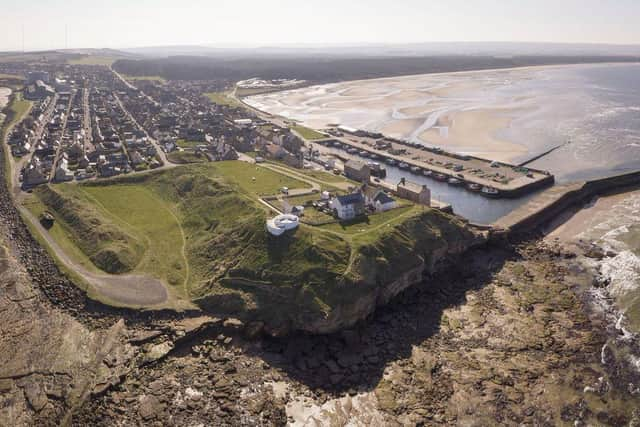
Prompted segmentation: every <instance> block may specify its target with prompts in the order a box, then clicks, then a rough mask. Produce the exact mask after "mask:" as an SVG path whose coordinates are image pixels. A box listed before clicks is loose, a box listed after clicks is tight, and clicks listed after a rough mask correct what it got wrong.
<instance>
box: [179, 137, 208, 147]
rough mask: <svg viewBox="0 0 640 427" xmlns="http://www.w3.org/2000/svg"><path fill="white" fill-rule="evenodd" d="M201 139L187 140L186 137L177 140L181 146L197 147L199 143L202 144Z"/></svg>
mask: <svg viewBox="0 0 640 427" xmlns="http://www.w3.org/2000/svg"><path fill="white" fill-rule="evenodd" d="M202 144H204V142H201V141H187V140H186V139H179V140H177V141H176V145H177V146H178V147H180V148H195V147H196V146H198V145H202Z"/></svg>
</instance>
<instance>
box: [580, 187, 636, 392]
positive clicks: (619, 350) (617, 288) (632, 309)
mask: <svg viewBox="0 0 640 427" xmlns="http://www.w3.org/2000/svg"><path fill="white" fill-rule="evenodd" d="M575 238H576V239H583V240H585V241H587V242H596V243H597V244H598V245H599V246H600V247H602V248H603V249H605V251H607V252H609V256H607V257H605V258H603V259H602V260H595V259H585V260H584V262H585V263H586V264H587V265H588V266H589V267H590V268H592V269H593V271H595V272H596V273H599V275H600V276H601V278H602V279H603V281H604V283H606V286H594V287H591V288H589V289H588V291H587V296H588V298H587V301H589V302H590V303H591V307H592V308H594V309H595V310H596V311H597V312H601V313H602V314H604V316H605V319H606V320H607V324H606V331H607V336H608V339H607V342H606V344H605V345H604V347H603V348H602V357H601V359H602V360H601V363H602V364H603V365H606V366H608V367H609V368H611V369H614V370H617V369H618V368H617V366H618V364H622V365H623V366H625V367H629V368H631V372H635V375H634V377H635V379H633V380H632V381H631V382H630V384H629V390H630V392H632V393H633V394H639V393H640V388H639V387H640V386H639V384H640V191H634V192H632V193H628V194H624V195H623V196H622V197H621V196H616V197H615V198H614V202H612V203H609V204H607V209H605V210H598V211H596V212H595V213H594V214H593V215H592V216H591V217H590V218H589V220H588V222H587V223H586V224H585V227H584V229H583V230H582V231H581V232H580V233H579V234H578V235H577V236H575Z"/></svg>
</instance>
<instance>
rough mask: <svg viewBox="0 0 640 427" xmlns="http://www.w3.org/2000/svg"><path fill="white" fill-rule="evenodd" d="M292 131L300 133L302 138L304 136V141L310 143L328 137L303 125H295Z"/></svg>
mask: <svg viewBox="0 0 640 427" xmlns="http://www.w3.org/2000/svg"><path fill="white" fill-rule="evenodd" d="M291 129H292V130H294V131H296V132H298V133H299V134H300V136H302V137H303V138H304V139H307V140H309V141H313V140H315V139H324V138H326V136H325V135H323V134H321V133H320V132H318V131H315V130H313V129H310V128H308V127H305V126H302V125H293V126H291Z"/></svg>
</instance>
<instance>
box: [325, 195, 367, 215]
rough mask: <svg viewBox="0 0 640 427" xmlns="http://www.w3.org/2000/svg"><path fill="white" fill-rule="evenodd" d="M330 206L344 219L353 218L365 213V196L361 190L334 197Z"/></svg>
mask: <svg viewBox="0 0 640 427" xmlns="http://www.w3.org/2000/svg"><path fill="white" fill-rule="evenodd" d="M329 206H330V207H331V209H332V210H333V212H334V214H335V215H336V216H337V217H338V218H339V219H341V220H343V221H344V220H350V219H353V218H355V217H357V216H360V215H364V213H365V209H364V207H365V202H364V196H363V195H362V193H361V192H357V193H351V194H347V195H346V196H337V197H334V198H333V199H331V201H330V202H329Z"/></svg>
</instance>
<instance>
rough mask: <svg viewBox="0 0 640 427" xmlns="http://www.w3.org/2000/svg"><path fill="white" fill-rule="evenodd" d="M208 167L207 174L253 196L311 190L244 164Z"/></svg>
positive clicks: (302, 184)
mask: <svg viewBox="0 0 640 427" xmlns="http://www.w3.org/2000/svg"><path fill="white" fill-rule="evenodd" d="M210 166H211V167H210V168H208V171H207V173H208V174H210V175H215V174H218V175H221V176H223V177H225V178H226V179H227V180H228V181H229V182H230V183H232V184H235V185H237V186H238V187H239V188H240V189H242V190H243V191H245V192H247V193H250V194H253V195H255V196H269V195H273V194H277V193H278V192H279V191H280V189H281V188H282V187H288V188H289V189H301V188H311V186H310V185H309V184H307V183H305V182H302V181H300V180H297V179H295V178H290V177H288V176H286V175H282V174H279V173H277V172H274V171H272V170H270V169H267V168H263V167H260V166H256V165H253V164H250V163H246V162H240V161H229V162H215V163H211V164H210Z"/></svg>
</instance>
